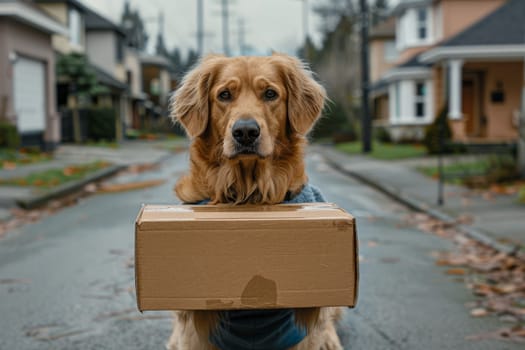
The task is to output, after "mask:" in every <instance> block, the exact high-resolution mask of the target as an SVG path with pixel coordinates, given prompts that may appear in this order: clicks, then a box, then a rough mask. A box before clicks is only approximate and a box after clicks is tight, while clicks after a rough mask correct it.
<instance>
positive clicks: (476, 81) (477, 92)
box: [461, 72, 485, 137]
mask: <svg viewBox="0 0 525 350" xmlns="http://www.w3.org/2000/svg"><path fill="white" fill-rule="evenodd" d="M482 90H483V75H482V73H480V72H472V73H465V75H464V78H463V83H462V89H461V97H462V113H463V121H464V126H465V135H467V136H468V137H483V136H484V130H485V123H484V117H483V99H482V96H483V95H482Z"/></svg>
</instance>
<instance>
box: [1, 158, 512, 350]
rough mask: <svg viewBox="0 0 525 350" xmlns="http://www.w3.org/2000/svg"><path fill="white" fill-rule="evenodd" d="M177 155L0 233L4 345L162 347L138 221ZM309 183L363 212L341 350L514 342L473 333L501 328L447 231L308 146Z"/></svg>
mask: <svg viewBox="0 0 525 350" xmlns="http://www.w3.org/2000/svg"><path fill="white" fill-rule="evenodd" d="M186 167H187V154H186V153H181V154H178V155H176V156H174V157H172V158H171V159H169V160H167V161H166V162H164V163H163V165H162V167H161V168H160V169H158V170H155V171H153V172H150V173H146V174H143V175H141V176H143V177H148V178H155V179H156V178H158V179H166V180H167V181H166V183H165V184H164V185H162V186H159V187H153V188H148V189H143V190H138V191H131V192H122V193H116V194H99V195H93V196H90V197H87V198H85V199H83V200H82V201H81V202H80V203H79V204H78V205H75V206H72V207H68V208H65V209H64V210H62V211H59V212H58V213H56V214H55V215H53V216H49V217H47V218H45V219H43V220H41V221H39V222H37V223H34V224H29V225H26V226H23V227H21V228H19V229H17V230H16V231H14V232H11V233H10V234H9V235H8V236H7V238H5V239H3V240H1V241H0V315H1V316H0V349H10V350H11V349H163V348H164V344H165V342H166V341H167V339H168V337H169V335H170V326H171V321H170V313H169V312H145V313H143V314H141V313H139V312H138V311H137V310H136V304H135V296H134V270H133V266H132V260H133V245H134V220H135V217H136V215H137V213H138V210H139V208H140V205H141V204H142V203H156V204H163V203H174V202H177V200H176V199H175V197H174V194H173V191H172V188H173V185H174V183H175V180H176V178H177V177H178V176H179V175H180V174H181V173H183V172H184V171H185V169H186ZM308 168H309V173H310V180H311V183H313V184H315V185H317V186H318V187H320V188H321V189H322V191H323V192H324V194H325V196H326V197H327V199H328V200H329V201H331V202H335V203H337V204H339V205H340V206H342V207H344V208H345V209H346V210H348V211H349V212H351V213H353V214H354V216H356V217H357V227H358V234H359V242H360V247H359V249H360V252H359V254H360V259H361V265H360V288H359V301H358V306H357V307H356V308H355V309H348V310H347V311H346V312H345V316H344V319H343V321H342V322H341V324H340V327H339V331H340V335H341V338H342V340H343V343H344V347H345V349H366V350H370V349H371V350H375V349H377V350H379V349H457V350H461V349H480V350H483V349H487V350H489V349H490V350H494V349H518V348H522V347H521V346H522V345H521V346H520V345H519V344H514V343H509V342H501V341H495V340H484V341H473V340H467V339H466V337H468V336H470V335H477V334H481V333H485V332H489V331H493V330H496V329H498V328H499V327H500V325H499V324H498V322H497V320H496V319H495V318H472V317H471V316H470V315H469V312H468V309H467V308H466V307H465V303H467V302H469V301H472V300H473V298H474V297H473V296H472V295H471V293H470V292H469V291H468V290H467V289H466V288H465V287H464V284H463V282H461V281H458V280H457V278H455V277H453V276H449V275H446V274H445V273H444V268H442V267H439V266H436V265H435V262H434V258H433V257H432V256H431V253H432V252H435V251H439V250H446V249H449V248H451V243H450V242H449V241H447V240H444V239H442V238H439V237H437V236H432V235H430V234H426V233H423V232H420V231H418V230H416V229H415V228H411V227H407V225H405V223H404V218H405V217H406V215H408V214H409V211H408V210H407V209H406V208H404V207H402V206H400V205H398V204H397V203H395V202H393V201H392V200H391V199H389V198H387V197H385V196H384V195H382V194H380V193H378V192H376V191H375V190H373V189H371V188H368V187H366V186H364V185H362V184H360V183H358V182H356V181H354V180H352V179H350V178H348V177H345V176H343V175H340V174H339V173H337V172H336V171H334V170H333V169H331V168H330V167H329V166H328V165H327V164H325V163H324V162H323V159H322V157H321V156H320V155H319V154H315V153H314V154H312V153H310V154H309V155H308Z"/></svg>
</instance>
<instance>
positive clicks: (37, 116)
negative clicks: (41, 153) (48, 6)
mask: <svg viewBox="0 0 525 350" xmlns="http://www.w3.org/2000/svg"><path fill="white" fill-rule="evenodd" d="M54 35H61V36H64V37H67V36H68V30H67V28H66V27H64V26H62V25H61V24H60V23H58V22H57V21H56V20H54V19H53V18H52V17H50V16H49V15H47V14H46V13H45V12H44V11H42V10H41V9H40V8H38V7H37V6H35V5H34V4H33V3H32V2H30V1H20V0H19V1H14V0H13V1H2V2H0V72H2V74H1V75H0V77H1V78H0V117H1V118H6V119H7V120H8V121H11V122H12V123H13V124H15V125H16V126H17V128H18V131H19V133H20V135H21V140H22V145H35V146H40V147H42V148H44V149H48V150H52V149H53V148H54V147H55V146H56V145H57V144H58V143H59V142H60V118H59V116H58V114H57V111H56V102H55V101H56V96H55V54H54V51H53V45H52V38H53V37H54Z"/></svg>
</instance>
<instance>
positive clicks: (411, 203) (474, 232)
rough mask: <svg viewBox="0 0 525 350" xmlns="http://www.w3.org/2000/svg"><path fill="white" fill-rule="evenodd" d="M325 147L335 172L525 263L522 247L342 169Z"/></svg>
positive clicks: (368, 178) (377, 182)
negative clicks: (491, 235) (503, 240)
mask: <svg viewBox="0 0 525 350" xmlns="http://www.w3.org/2000/svg"><path fill="white" fill-rule="evenodd" d="M323 148H324V147H321V151H322V155H323V157H324V159H325V161H326V162H327V163H328V165H330V166H331V167H332V168H334V169H335V170H337V171H339V172H340V173H342V174H344V175H347V176H350V177H352V178H354V179H356V180H358V181H360V182H362V183H364V184H366V185H368V186H370V187H372V188H374V189H376V190H378V191H379V192H381V193H383V194H385V195H387V196H388V197H390V198H392V199H394V200H396V201H397V202H400V203H401V204H403V205H405V206H407V207H408V208H410V209H412V210H414V211H417V212H421V213H425V214H427V215H429V216H431V217H433V218H435V219H437V220H440V221H443V222H444V223H446V224H450V225H454V226H455V227H456V228H457V229H458V230H459V231H461V232H463V233H464V234H466V235H467V236H469V237H470V238H472V239H474V240H475V241H478V242H480V243H482V244H484V245H486V246H488V247H490V248H492V249H494V250H496V251H498V252H500V253H504V254H507V255H511V256H515V257H516V258H518V259H520V260H523V261H525V254H518V252H519V251H520V249H521V247H520V245H518V244H516V245H510V244H505V243H501V242H498V241H496V240H495V239H493V238H492V237H490V236H488V235H487V234H486V233H484V232H482V231H480V230H478V229H476V228H474V227H472V226H470V225H465V224H458V221H457V219H456V218H454V217H452V216H450V215H448V214H446V213H444V212H443V211H441V210H439V209H436V208H432V207H430V206H429V205H428V204H427V203H425V202H423V201H420V200H417V199H415V198H413V197H411V196H409V195H407V194H406V193H403V191H401V190H399V189H398V188H394V187H392V186H388V185H385V184H382V183H380V182H379V181H376V180H374V179H372V178H370V177H367V176H364V175H362V174H359V173H358V172H355V171H352V170H348V169H346V168H344V167H342V166H341V165H340V164H339V163H337V162H336V161H334V160H333V159H332V158H331V157H330V156H329V155H328V154H327V153H328V152H325V151H324V150H323Z"/></svg>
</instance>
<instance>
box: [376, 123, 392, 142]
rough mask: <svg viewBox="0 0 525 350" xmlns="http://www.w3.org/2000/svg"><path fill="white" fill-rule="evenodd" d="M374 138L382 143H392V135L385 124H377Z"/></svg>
mask: <svg viewBox="0 0 525 350" xmlns="http://www.w3.org/2000/svg"><path fill="white" fill-rule="evenodd" d="M374 139H375V140H376V141H379V142H381V143H390V142H392V138H391V137H390V133H389V132H388V129H387V128H386V127H384V126H376V127H375V128H374Z"/></svg>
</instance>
